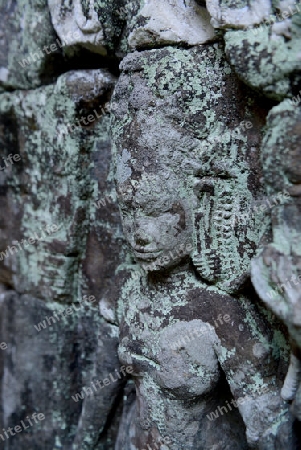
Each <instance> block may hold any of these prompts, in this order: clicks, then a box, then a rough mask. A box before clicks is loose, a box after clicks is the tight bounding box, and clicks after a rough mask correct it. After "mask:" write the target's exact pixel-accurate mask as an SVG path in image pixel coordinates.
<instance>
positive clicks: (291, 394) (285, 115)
mask: <svg viewBox="0 0 301 450" xmlns="http://www.w3.org/2000/svg"><path fill="white" fill-rule="evenodd" d="M300 133H301V113H300V108H299V107H298V106H295V105H293V104H291V102H288V101H284V102H282V103H281V104H280V105H278V106H277V107H275V108H273V109H272V110H271V111H270V113H269V116H268V131H267V133H266V136H265V139H264V142H263V149H262V163H263V168H264V176H265V182H266V189H267V193H268V195H269V198H270V199H271V201H272V208H271V210H270V211H271V216H272V224H273V239H272V242H271V243H270V244H268V245H267V246H265V247H264V248H263V249H262V251H261V252H260V254H259V255H258V256H257V257H256V258H254V260H253V261H252V281H253V284H254V286H255V288H256V290H257V292H258V294H259V295H260V297H261V298H262V299H263V300H264V302H265V303H266V304H267V305H268V306H269V307H270V308H271V309H272V310H273V311H274V312H275V313H276V314H277V315H278V316H279V317H281V319H283V320H284V322H285V323H286V325H287V326H288V329H289V332H290V334H291V336H292V338H293V339H294V341H295V342H296V344H297V346H298V347H299V348H301V309H300V308H301V301H300V274H301V273H300V256H301V248H300V220H299V218H300V161H301V154H300V146H299V142H300ZM279 192H286V197H285V199H284V201H281V202H278V198H277V195H278V194H279ZM275 198H276V202H275V201H273V199H275ZM294 353H295V356H292V358H293V359H292V364H291V370H290V371H289V373H288V376H287V378H286V381H285V385H284V388H283V391H282V395H283V397H284V398H286V399H287V400H293V399H294V398H295V396H296V391H297V389H298V386H299V385H300V381H301V370H300V368H301V359H300V354H299V351H297V352H296V351H295V352H294ZM295 358H297V359H295ZM300 405H301V403H300V399H299V395H298V396H297V397H296V404H295V412H296V415H297V417H298V418H299V419H301V413H300V412H301V409H300V408H301V406H300Z"/></svg>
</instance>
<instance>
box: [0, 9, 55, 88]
mask: <svg viewBox="0 0 301 450" xmlns="http://www.w3.org/2000/svg"><path fill="white" fill-rule="evenodd" d="M0 16H1V31H0V92H1V91H2V90H3V89H31V88H34V87H36V86H40V85H41V84H43V83H46V84H48V83H49V82H51V80H53V79H54V77H55V76H57V75H58V73H60V66H61V64H62V61H63V58H62V53H61V48H60V43H59V41H58V42H57V41H56V39H57V36H56V34H55V32H54V29H53V27H52V25H51V20H50V16H49V11H48V7H47V0H32V1H31V0H30V1H24V0H9V1H6V0H1V2H0ZM51 45H52V46H53V47H52V49H51V48H50V46H51ZM54 46H55V47H56V48H55V49H54Z"/></svg>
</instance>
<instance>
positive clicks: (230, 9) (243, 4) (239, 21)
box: [206, 0, 272, 28]
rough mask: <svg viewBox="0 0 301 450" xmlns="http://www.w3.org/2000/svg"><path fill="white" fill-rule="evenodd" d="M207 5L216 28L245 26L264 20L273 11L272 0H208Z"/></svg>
mask: <svg viewBox="0 0 301 450" xmlns="http://www.w3.org/2000/svg"><path fill="white" fill-rule="evenodd" d="M206 6H207V8H208V11H209V13H210V15H211V17H212V20H211V23H212V25H213V26H214V27H215V28H226V27H233V28H245V27H248V26H252V25H256V24H259V23H261V22H263V21H264V20H265V19H267V18H268V17H269V15H270V14H271V12H272V5H271V2H270V0H253V1H251V2H248V1H246V0H242V1H241V0H239V1H235V0H234V1H227V0H222V1H219V0H207V1H206Z"/></svg>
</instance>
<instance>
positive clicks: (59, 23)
mask: <svg viewBox="0 0 301 450" xmlns="http://www.w3.org/2000/svg"><path fill="white" fill-rule="evenodd" d="M48 3H49V10H50V13H51V18H52V23H53V26H54V28H55V30H56V32H57V33H58V35H59V37H60V39H61V40H62V42H63V46H64V48H65V50H66V51H67V52H70V51H72V49H73V50H74V47H75V48H76V47H84V48H86V49H88V50H90V51H92V52H94V53H99V54H101V55H107V54H108V53H109V54H112V53H114V51H117V50H118V51H119V53H120V51H124V50H126V49H127V42H126V37H127V35H128V32H127V31H126V29H127V24H128V22H129V21H130V19H131V18H132V16H133V15H135V13H136V12H137V10H138V7H139V1H138V0H133V1H128V0H105V1H103V0H89V1H85V0H72V1H71V2H69V4H68V5H66V4H65V2H63V1H61V0H60V1H57V0H48Z"/></svg>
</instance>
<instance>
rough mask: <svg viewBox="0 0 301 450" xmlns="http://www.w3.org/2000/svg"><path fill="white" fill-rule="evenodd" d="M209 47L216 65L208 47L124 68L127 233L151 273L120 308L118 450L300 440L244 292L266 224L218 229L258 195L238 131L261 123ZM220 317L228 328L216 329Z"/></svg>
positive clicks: (145, 58) (118, 147) (119, 123)
mask: <svg viewBox="0 0 301 450" xmlns="http://www.w3.org/2000/svg"><path fill="white" fill-rule="evenodd" d="M213 49H214V57H212V49H210V48H208V47H203V46H199V47H197V49H192V50H176V49H172V48H164V49H162V50H152V51H149V52H147V51H145V52H140V53H134V54H133V55H130V56H128V57H127V58H125V60H124V61H123V63H122V69H123V73H122V74H121V76H120V78H119V81H118V82H117V85H116V89H115V97H114V98H113V101H114V105H115V109H114V120H113V124H112V129H113V142H114V146H115V152H116V156H115V158H116V182H117V193H118V199H119V205H120V210H121V215H122V222H123V229H124V233H125V237H126V238H127V240H128V242H129V246H130V248H131V250H132V252H133V255H134V256H135V259H136V261H137V262H138V263H139V266H140V267H141V269H138V268H136V270H135V269H134V275H133V277H132V278H131V279H129V281H128V282H127V283H126V285H125V286H124V288H123V293H122V296H121V299H120V306H119V322H120V344H119V356H120V359H121V362H122V364H124V365H125V364H130V365H132V366H133V368H134V373H133V375H134V381H135V385H136V394H137V400H136V403H134V404H133V406H132V408H131V411H130V418H129V417H128V416H129V413H128V411H127V416H126V415H124V416H123V420H122V422H121V424H123V423H126V424H127V427H128V434H127V435H126V436H124V435H123V439H120V440H119V447H117V448H120V449H121V448H125V449H130V448H131V449H133V448H135V449H142V448H146V446H147V445H149V446H151V447H152V448H153V447H155V448H156V446H158V445H160V443H161V444H162V441H164V439H165V441H164V442H165V445H167V448H170V449H179V448H183V449H184V448H191V449H192V448H193V449H196V448H200V449H207V448H208V449H209V448H212V447H214V448H217V449H219V448H220V449H223V448H225V447H226V445H228V443H229V442H230V443H231V444H230V445H231V448H233V449H235V448H237V449H238V448H239V449H242V448H249V447H248V446H250V448H258V449H261V448H262V449H263V448H267V449H276V448H277V446H279V448H285V447H286V446H287V445H288V446H290V445H292V429H291V428H292V421H291V417H290V413H289V410H288V405H287V404H286V403H285V402H284V401H283V400H282V399H281V398H280V386H281V377H280V379H279V378H278V376H276V373H277V369H276V367H278V366H279V362H280V360H281V359H282V358H285V356H287V355H285V354H282V355H281V356H280V360H279V355H280V353H281V352H280V349H279V348H278V345H277V343H276V340H275V335H274V336H273V332H272V328H271V323H269V321H268V320H267V318H266V317H265V316H264V314H262V313H261V312H259V310H258V309H257V307H256V296H254V295H251V294H250V291H248V292H249V294H248V295H246V294H245V293H244V287H245V286H246V284H247V283H248V264H250V260H251V257H252V256H253V255H254V253H255V250H256V247H257V245H258V244H259V241H260V239H261V238H262V237H263V235H264V234H265V233H266V232H267V228H268V222H266V223H265V222H264V221H262V219H261V223H258V221H257V222H256V220H257V219H256V218H252V217H251V218H250V223H248V224H247V225H242V224H241V223H240V221H239V220H237V221H236V222H235V224H234V227H233V229H229V227H227V229H225V230H222V231H221V229H220V224H219V220H221V217H220V215H219V214H218V213H219V212H220V211H221V210H222V212H223V214H222V218H223V216H226V217H225V219H227V218H229V216H231V214H234V211H233V210H235V213H236V214H237V215H239V214H240V211H241V209H240V208H238V205H236V206H235V202H236V201H238V203H239V202H241V203H242V204H246V203H248V202H252V201H255V200H256V199H257V198H258V196H259V197H260V191H261V186H260V182H259V178H260V169H259V166H258V165H257V166H256V162H255V161H256V157H255V154H256V151H257V149H258V147H259V145H260V142H259V140H258V134H255V136H257V137H255V140H254V136H253V140H252V134H251V137H250V141H248V139H247V137H246V135H245V134H246V133H245V131H244V132H243V133H242V132H238V133H237V125H238V124H240V123H241V122H242V119H243V118H245V117H246V116H248V115H249V117H251V118H252V120H253V121H254V124H256V127H257V126H258V123H256V120H258V118H256V112H254V110H252V108H249V107H248V106H247V101H245V102H243V101H242V103H241V104H239V105H238V106H237V104H236V105H234V104H232V103H231V94H233V92H234V91H235V93H236V95H235V97H236V98H239V96H240V94H239V88H238V87H237V86H235V85H234V84H233V78H232V72H231V69H230V67H229V66H228V65H227V63H226V62H225V59H224V56H223V53H222V48H221V47H220V46H219V45H215V46H214V47H213ZM209 54H210V55H211V57H209V56H208V55H209ZM170 60H173V61H174V64H175V68H172V67H170V65H169V61H170ZM184 67H185V74H184ZM217 67H219V70H217ZM204 72H205V73H207V75H209V76H207V77H204ZM187 73H189V74H190V77H191V78H187V77H186V74H187ZM167 74H168V75H167ZM190 80H193V81H190ZM209 86H210V88H209ZM138 92H139V94H140V95H137V94H138ZM141 93H143V94H141ZM225 104H227V105H228V108H229V107H230V105H231V115H228V114H227V112H226V111H225V108H224V106H225ZM209 105H210V109H209ZM222 108H224V113H223V112H222V111H221V109H222ZM209 111H210V112H209ZM221 130H223V131H222V132H223V134H222V136H223V137H222V138H219V139H214V138H215V137H216V136H220V134H221ZM253 131H254V130H253ZM216 216H218V217H217V219H216ZM215 221H217V224H215ZM219 314H221V315H223V314H224V315H225V316H226V315H227V314H228V315H229V316H230V318H231V319H230V320H231V322H230V323H229V324H226V323H224V324H223V325H224V326H220V327H219V326H216V324H217V322H216V321H215V322H214V318H215V317H218V316H219ZM249 314H250V315H249ZM276 348H277V350H276V352H275V349H276ZM273 349H274V350H273ZM276 353H278V357H276V358H275V355H276ZM174 368H176V370H174ZM256 380H257V381H256ZM262 391H263V392H262ZM222 392H223V393H222ZM238 399H240V401H241V400H242V402H241V404H240V405H239V406H238V407H239V412H238V410H235V409H234V408H233V409H229V410H227V411H228V414H227V415H225V416H224V415H220V417H219V418H218V420H219V423H220V424H221V427H222V430H223V431H222V433H220V432H219V428H218V429H217V431H216V435H215V436H214V437H213V436H212V435H209V434H208V427H210V426H211V424H210V419H208V412H210V411H211V410H212V409H213V410H216V411H218V406H219V405H220V404H229V405H231V402H234V405H235V404H236V401H239V400H238ZM244 399H246V400H245V401H244ZM232 405H233V403H232ZM230 408H231V406H230ZM254 411H256V412H257V413H256V414H255V416H256V419H255V417H254ZM209 416H210V414H209ZM271 416H273V420H274V421H273V423H274V426H273V427H271V423H270V417H271ZM210 417H211V416H210ZM233 421H234V422H235V423H236V425H235V431H234V432H233V427H232V426H231V424H232V423H233ZM275 423H277V425H275ZM244 426H245V427H246V433H245V432H244ZM275 426H276V428H275ZM124 427H125V425H124V426H123V425H121V429H124ZM167 441H168V443H167ZM162 448H165V447H162Z"/></svg>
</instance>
